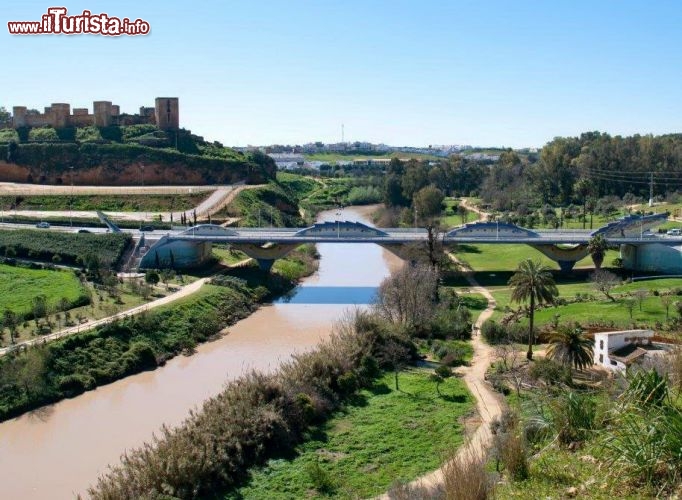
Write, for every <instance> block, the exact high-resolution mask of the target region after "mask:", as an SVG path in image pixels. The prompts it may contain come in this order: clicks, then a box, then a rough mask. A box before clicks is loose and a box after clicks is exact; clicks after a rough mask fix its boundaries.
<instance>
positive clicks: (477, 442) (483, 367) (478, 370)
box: [381, 254, 503, 499]
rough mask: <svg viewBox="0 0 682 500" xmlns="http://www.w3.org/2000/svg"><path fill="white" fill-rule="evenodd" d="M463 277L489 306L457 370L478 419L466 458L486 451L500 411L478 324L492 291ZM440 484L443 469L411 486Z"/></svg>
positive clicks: (461, 454)
mask: <svg viewBox="0 0 682 500" xmlns="http://www.w3.org/2000/svg"><path fill="white" fill-rule="evenodd" d="M448 255H449V257H450V258H451V259H452V260H453V261H454V262H455V263H456V264H457V265H458V266H459V265H461V263H460V262H459V261H458V260H457V257H455V256H454V255H452V254H448ZM464 277H465V278H466V280H467V281H468V282H469V284H470V285H471V290H472V291H473V292H476V293H480V294H482V295H483V296H484V297H485V298H486V299H487V300H488V306H487V307H486V308H485V310H483V312H481V314H480V315H479V316H478V318H477V319H476V323H475V324H474V335H473V337H472V339H471V345H472V347H473V348H474V355H473V358H472V362H471V365H470V366H468V367H465V368H463V369H460V370H458V372H459V373H461V374H462V375H463V377H462V378H463V380H464V383H465V384H466V385H467V387H468V389H469V390H470V391H471V393H472V394H473V395H474V397H475V398H476V410H477V412H478V415H479V417H480V419H481V423H480V424H479V426H478V428H477V429H476V431H475V432H474V433H473V435H472V436H470V437H469V439H468V440H467V442H466V443H465V444H464V445H463V446H461V447H460V449H459V450H458V451H457V459H468V458H469V457H472V456H480V455H482V454H484V453H485V452H486V450H487V449H488V448H489V447H490V445H491V443H492V433H491V432H490V423H491V422H492V421H493V420H494V419H495V418H496V417H499V416H500V415H501V414H502V408H503V402H502V398H501V397H500V395H499V394H498V393H496V392H495V391H494V390H493V389H492V387H491V386H490V384H488V382H486V380H485V373H486V371H487V369H488V367H489V366H490V364H491V363H492V362H493V361H494V359H495V353H494V350H493V348H492V347H491V346H490V345H488V344H487V343H485V342H484V341H483V338H482V337H481V333H480V332H481V326H482V325H483V323H485V322H486V320H488V318H490V316H491V315H492V314H493V310H494V309H495V306H496V303H495V299H494V297H493V296H492V294H491V293H490V292H489V291H488V290H487V289H486V288H484V287H482V286H481V285H479V284H478V282H477V281H476V280H475V279H474V276H473V273H471V272H470V271H464ZM441 484H443V469H442V468H441V469H438V470H435V471H433V472H430V473H429V474H426V475H425V476H422V477H421V478H419V479H416V480H415V481H413V482H412V483H410V486H412V487H421V488H428V489H433V488H435V487H437V486H438V485H441ZM381 498H382V499H388V498H389V497H388V495H383V496H382V497H381Z"/></svg>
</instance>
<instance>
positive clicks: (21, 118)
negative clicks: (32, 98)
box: [12, 106, 26, 128]
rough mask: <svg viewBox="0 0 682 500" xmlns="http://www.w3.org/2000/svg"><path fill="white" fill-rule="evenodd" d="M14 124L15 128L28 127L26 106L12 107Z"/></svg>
mask: <svg viewBox="0 0 682 500" xmlns="http://www.w3.org/2000/svg"><path fill="white" fill-rule="evenodd" d="M12 126H13V127H14V128H19V127H26V106H14V107H13V108H12Z"/></svg>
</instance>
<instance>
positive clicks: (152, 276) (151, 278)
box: [144, 271, 160, 285]
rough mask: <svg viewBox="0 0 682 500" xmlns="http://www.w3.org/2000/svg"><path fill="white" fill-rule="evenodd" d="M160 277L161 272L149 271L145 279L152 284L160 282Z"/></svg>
mask: <svg viewBox="0 0 682 500" xmlns="http://www.w3.org/2000/svg"><path fill="white" fill-rule="evenodd" d="M159 279H160V278H159V273H157V272H156V271H147V272H146V273H145V275H144V281H145V282H146V283H148V284H150V285H156V284H158V282H159Z"/></svg>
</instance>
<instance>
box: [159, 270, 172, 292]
mask: <svg viewBox="0 0 682 500" xmlns="http://www.w3.org/2000/svg"><path fill="white" fill-rule="evenodd" d="M159 277H160V278H161V281H162V282H163V284H164V285H165V286H166V290H168V282H169V281H170V280H172V279H173V278H175V271H173V270H172V269H162V270H161V272H160V273H159Z"/></svg>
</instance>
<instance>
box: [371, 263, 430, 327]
mask: <svg viewBox="0 0 682 500" xmlns="http://www.w3.org/2000/svg"><path fill="white" fill-rule="evenodd" d="M437 286H438V272H437V271H436V270H435V269H433V268H432V267H431V266H429V265H425V264H416V265H410V264H406V265H404V266H403V267H402V268H401V269H400V270H399V271H397V272H396V273H393V274H392V275H391V276H389V277H388V278H386V279H385V280H384V281H383V282H382V283H381V285H380V286H379V292H378V294H377V301H376V304H375V305H374V307H375V309H376V310H377V312H378V313H379V315H380V316H382V317H383V318H385V319H386V320H388V321H389V322H391V323H393V324H394V325H400V326H403V327H407V328H408V329H414V328H416V327H417V326H418V325H424V324H426V323H427V322H428V321H429V320H430V319H431V316H432V312H433V309H434V307H435V304H434V300H433V299H434V297H435V296H436V290H437Z"/></svg>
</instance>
